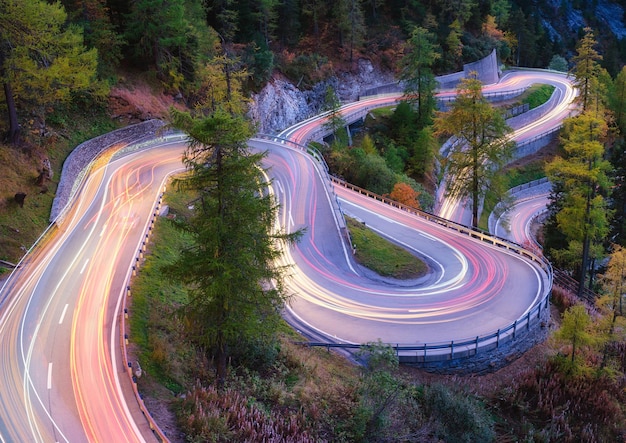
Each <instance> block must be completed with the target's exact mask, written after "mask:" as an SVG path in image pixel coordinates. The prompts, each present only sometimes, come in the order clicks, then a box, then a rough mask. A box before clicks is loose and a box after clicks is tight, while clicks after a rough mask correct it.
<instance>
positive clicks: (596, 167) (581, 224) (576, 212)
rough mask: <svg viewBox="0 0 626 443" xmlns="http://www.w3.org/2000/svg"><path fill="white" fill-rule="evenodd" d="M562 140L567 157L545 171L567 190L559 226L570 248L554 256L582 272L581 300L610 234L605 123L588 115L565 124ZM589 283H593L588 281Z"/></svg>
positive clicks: (580, 274)
mask: <svg viewBox="0 0 626 443" xmlns="http://www.w3.org/2000/svg"><path fill="white" fill-rule="evenodd" d="M563 126H564V129H563V135H562V137H561V140H562V144H563V149H564V156H563V157H557V158H555V159H554V160H553V161H552V162H551V163H549V164H548V165H547V166H546V174H547V176H548V178H549V179H550V181H551V182H553V183H557V184H558V186H559V187H560V188H561V189H562V190H563V192H562V194H561V196H560V198H561V199H562V201H561V202H559V207H560V210H559V211H558V213H557V214H556V223H557V226H558V227H559V229H560V231H561V232H562V233H563V234H564V235H565V237H566V239H567V242H568V247H567V249H565V250H561V251H551V254H552V255H554V256H555V257H556V258H557V260H559V261H561V263H567V262H568V261H569V262H570V264H571V263H572V261H574V264H576V265H577V266H576V268H578V269H579V294H582V291H583V288H584V285H585V281H586V276H587V270H588V268H589V260H590V259H593V258H597V257H598V256H599V255H600V254H601V253H602V247H601V242H602V241H603V240H604V238H605V237H606V235H607V234H608V232H609V216H610V211H609V210H608V207H607V203H606V200H605V198H604V196H605V195H607V193H608V192H609V190H610V185H611V183H610V180H609V178H608V171H609V169H610V164H609V162H608V161H606V160H605V159H604V145H603V144H602V142H601V140H602V139H603V138H604V137H605V136H606V135H605V134H606V131H607V125H606V122H605V121H604V120H603V119H601V118H598V117H596V116H595V115H594V113H592V112H585V113H583V114H580V115H578V116H576V117H572V118H570V119H568V120H566V121H565V122H564V125H563ZM590 283H591V281H590Z"/></svg>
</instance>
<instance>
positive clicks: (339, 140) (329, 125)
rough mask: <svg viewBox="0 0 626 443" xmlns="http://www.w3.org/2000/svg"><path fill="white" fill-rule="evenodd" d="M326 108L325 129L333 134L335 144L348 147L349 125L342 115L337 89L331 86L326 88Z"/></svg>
mask: <svg viewBox="0 0 626 443" xmlns="http://www.w3.org/2000/svg"><path fill="white" fill-rule="evenodd" d="M324 108H325V109H326V110H327V111H328V115H327V117H326V120H325V121H324V128H325V129H327V130H329V131H330V132H331V133H332V135H333V143H334V144H338V145H341V146H345V145H347V142H348V140H347V138H348V135H347V129H346V126H347V123H346V120H345V119H344V118H343V115H342V113H341V101H339V97H337V93H336V92H335V89H334V88H333V87H332V86H330V85H328V86H327V87H326V94H325V95H324Z"/></svg>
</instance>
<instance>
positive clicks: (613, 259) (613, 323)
mask: <svg viewBox="0 0 626 443" xmlns="http://www.w3.org/2000/svg"><path fill="white" fill-rule="evenodd" d="M601 280H602V290H603V292H604V295H603V296H602V297H600V299H598V300H597V302H596V304H597V305H598V306H599V307H600V310H601V312H603V313H604V314H605V315H604V319H605V321H604V322H603V323H604V332H605V336H606V343H605V345H604V351H603V356H602V367H605V366H606V365H607V360H608V358H609V348H610V347H611V346H613V345H615V344H616V343H620V342H622V341H623V340H624V332H625V328H624V326H626V320H625V319H624V297H625V296H626V248H624V247H622V246H620V245H613V250H612V251H611V256H610V259H609V263H608V265H607V267H606V271H605V272H604V274H603V275H602V279H601ZM618 331H619V333H618Z"/></svg>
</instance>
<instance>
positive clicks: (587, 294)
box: [554, 268, 598, 305]
mask: <svg viewBox="0 0 626 443" xmlns="http://www.w3.org/2000/svg"><path fill="white" fill-rule="evenodd" d="M554 285H556V286H559V287H560V288H563V289H565V290H566V291H568V292H571V293H573V294H575V295H576V296H577V297H578V286H579V282H578V280H576V279H575V278H572V277H570V276H569V274H567V272H565V271H563V270H561V269H558V268H554ZM580 298H582V299H583V300H584V301H586V302H587V303H590V304H591V305H595V302H596V300H597V299H598V294H596V293H595V292H593V291H592V290H591V289H589V288H587V287H583V292H582V294H581V295H580Z"/></svg>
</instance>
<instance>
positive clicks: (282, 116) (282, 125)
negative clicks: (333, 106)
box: [249, 60, 394, 134]
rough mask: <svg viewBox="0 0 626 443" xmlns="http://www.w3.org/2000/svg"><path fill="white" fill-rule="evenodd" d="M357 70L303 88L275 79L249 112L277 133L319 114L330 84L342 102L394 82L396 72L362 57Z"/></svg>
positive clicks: (262, 128) (260, 128)
mask: <svg viewBox="0 0 626 443" xmlns="http://www.w3.org/2000/svg"><path fill="white" fill-rule="evenodd" d="M357 66H358V70H357V72H356V73H341V74H338V75H337V76H335V77H332V78H330V79H328V80H326V81H324V82H321V83H318V84H316V85H315V86H314V87H313V88H312V89H311V90H305V91H302V90H300V89H298V88H297V87H296V86H295V85H294V84H292V83H290V82H289V81H287V80H286V79H284V78H278V77H276V78H274V79H273V80H271V81H270V82H269V83H268V84H267V85H266V86H265V87H264V88H263V89H262V90H261V92H259V93H258V94H255V95H253V97H252V104H251V107H250V112H249V115H250V117H251V118H252V119H253V120H254V121H255V122H257V124H258V131H259V132H261V133H264V134H276V133H278V132H280V131H282V130H283V129H286V128H288V127H289V126H292V125H293V124H295V123H297V122H299V121H302V120H305V119H307V118H309V117H312V116H313V115H316V114H318V113H319V112H320V111H321V110H322V108H323V106H324V96H325V93H326V88H327V86H328V85H330V86H331V87H333V88H334V89H335V91H336V93H337V95H338V96H339V99H340V100H341V101H342V102H350V101H355V100H357V99H358V97H359V95H361V94H362V93H363V91H365V90H366V89H367V88H371V87H374V86H380V85H383V84H387V83H392V82H393V81H394V78H393V74H392V73H389V72H381V71H379V70H378V69H376V68H375V67H374V66H372V63H371V62H370V61H369V60H359V62H358V63H357Z"/></svg>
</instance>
